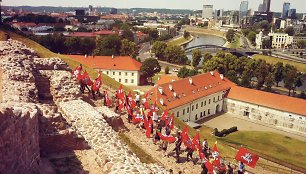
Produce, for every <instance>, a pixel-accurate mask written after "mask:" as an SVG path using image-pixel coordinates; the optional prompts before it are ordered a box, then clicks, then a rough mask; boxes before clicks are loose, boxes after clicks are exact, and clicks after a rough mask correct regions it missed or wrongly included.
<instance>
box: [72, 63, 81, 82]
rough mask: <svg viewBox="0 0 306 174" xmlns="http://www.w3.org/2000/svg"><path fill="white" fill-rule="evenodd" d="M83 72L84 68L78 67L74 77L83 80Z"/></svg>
mask: <svg viewBox="0 0 306 174" xmlns="http://www.w3.org/2000/svg"><path fill="white" fill-rule="evenodd" d="M81 71H82V67H81V66H80V65H79V66H77V67H76V68H75V69H74V71H73V75H74V76H75V77H76V78H77V80H81V79H82V75H81Z"/></svg>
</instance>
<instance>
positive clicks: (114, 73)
mask: <svg viewBox="0 0 306 174" xmlns="http://www.w3.org/2000/svg"><path fill="white" fill-rule="evenodd" d="M117 73H118V75H119V76H121V72H117ZM106 74H107V75H110V72H109V71H106ZM114 75H116V72H113V76H114ZM127 75H128V73H127V72H125V76H127ZM131 76H134V73H131Z"/></svg>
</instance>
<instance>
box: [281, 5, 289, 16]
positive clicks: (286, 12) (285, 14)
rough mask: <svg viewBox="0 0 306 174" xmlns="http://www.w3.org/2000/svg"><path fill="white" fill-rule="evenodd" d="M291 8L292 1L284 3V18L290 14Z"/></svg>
mask: <svg viewBox="0 0 306 174" xmlns="http://www.w3.org/2000/svg"><path fill="white" fill-rule="evenodd" d="M289 10H290V3H289V2H284V4H283V12H282V18H287V17H288V15H289Z"/></svg>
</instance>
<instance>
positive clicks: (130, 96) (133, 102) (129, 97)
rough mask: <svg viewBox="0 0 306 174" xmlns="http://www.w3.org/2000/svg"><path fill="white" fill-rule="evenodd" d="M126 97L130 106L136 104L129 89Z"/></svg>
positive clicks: (133, 106)
mask: <svg viewBox="0 0 306 174" xmlns="http://www.w3.org/2000/svg"><path fill="white" fill-rule="evenodd" d="M128 99H129V104H130V106H131V108H132V109H134V108H135V106H136V102H135V101H134V99H133V95H132V93H131V91H130V92H129V94H128Z"/></svg>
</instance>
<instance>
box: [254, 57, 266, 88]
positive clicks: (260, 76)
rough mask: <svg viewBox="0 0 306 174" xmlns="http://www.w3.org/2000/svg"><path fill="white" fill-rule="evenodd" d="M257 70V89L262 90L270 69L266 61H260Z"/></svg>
mask: <svg viewBox="0 0 306 174" xmlns="http://www.w3.org/2000/svg"><path fill="white" fill-rule="evenodd" d="M256 63H257V68H256V69H255V75H256V78H257V85H256V88H257V89H261V88H262V87H263V85H264V84H265V80H266V77H267V74H268V73H269V67H268V65H267V63H266V61H264V60H261V59H260V60H258V61H257V62H256Z"/></svg>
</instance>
